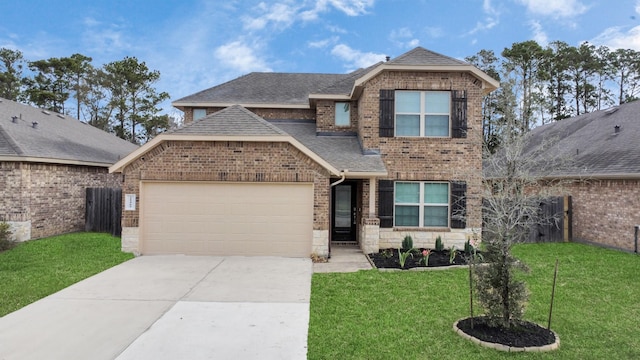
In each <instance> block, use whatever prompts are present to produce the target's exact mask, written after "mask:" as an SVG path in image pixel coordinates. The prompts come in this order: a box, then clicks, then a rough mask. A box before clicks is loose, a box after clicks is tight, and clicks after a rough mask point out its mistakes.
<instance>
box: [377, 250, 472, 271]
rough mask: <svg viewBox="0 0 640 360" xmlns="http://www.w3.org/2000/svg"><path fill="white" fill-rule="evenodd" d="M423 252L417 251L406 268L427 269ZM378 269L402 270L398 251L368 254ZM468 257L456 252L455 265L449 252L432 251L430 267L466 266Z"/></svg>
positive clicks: (408, 261)
mask: <svg viewBox="0 0 640 360" xmlns="http://www.w3.org/2000/svg"><path fill="white" fill-rule="evenodd" d="M422 250H424V249H419V250H416V251H415V252H414V253H413V256H409V257H408V258H407V260H406V262H405V263H404V268H402V269H411V268H416V267H425V265H424V263H423V262H421V261H420V259H422ZM368 255H369V258H370V259H371V260H372V261H373V263H374V264H375V265H376V267H377V268H392V269H400V259H399V258H398V249H383V250H380V251H379V252H377V253H372V254H368ZM467 258H468V256H467V255H466V254H465V253H464V252H459V251H457V252H456V256H455V258H454V260H453V263H451V262H449V250H442V251H435V250H431V254H430V255H429V267H437V266H451V265H466V264H467Z"/></svg>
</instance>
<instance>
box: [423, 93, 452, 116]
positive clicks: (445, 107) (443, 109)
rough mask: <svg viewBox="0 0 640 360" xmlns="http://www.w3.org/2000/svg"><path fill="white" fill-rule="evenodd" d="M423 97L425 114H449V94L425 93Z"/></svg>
mask: <svg viewBox="0 0 640 360" xmlns="http://www.w3.org/2000/svg"><path fill="white" fill-rule="evenodd" d="M424 97H425V112H426V113H427V114H449V108H450V106H449V99H450V97H451V95H450V94H449V92H447V91H427V92H425V95H424Z"/></svg>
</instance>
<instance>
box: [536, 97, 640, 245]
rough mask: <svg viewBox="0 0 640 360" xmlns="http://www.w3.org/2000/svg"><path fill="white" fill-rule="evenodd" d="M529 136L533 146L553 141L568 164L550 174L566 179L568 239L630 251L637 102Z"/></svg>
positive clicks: (637, 194) (637, 218)
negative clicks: (570, 229) (570, 231)
mask: <svg viewBox="0 0 640 360" xmlns="http://www.w3.org/2000/svg"><path fill="white" fill-rule="evenodd" d="M531 136H532V137H531V139H530V142H529V144H533V145H534V146H537V145H538V144H541V143H543V142H544V141H545V140H549V141H553V142H557V146H554V147H553V150H552V151H553V152H554V156H557V157H558V158H560V159H565V161H566V160H568V161H569V162H570V165H569V166H566V167H563V168H562V169H561V170H559V171H556V172H554V173H553V174H552V175H551V176H552V177H555V178H561V179H566V180H567V181H568V182H569V185H567V186H566V189H565V190H566V192H568V193H569V194H570V195H571V198H572V218H573V220H572V227H573V238H574V239H575V240H583V241H588V242H593V243H598V244H602V245H605V246H610V247H615V248H619V249H625V250H634V235H635V234H634V232H635V229H634V228H635V226H636V225H640V143H639V142H638V140H639V139H640V101H634V102H631V103H627V104H623V105H620V106H616V107H613V108H610V109H607V110H602V111H595V112H592V113H588V114H583V115H580V116H576V117H572V118H569V119H564V120H562V121H558V122H555V123H552V124H548V125H544V126H540V127H537V128H535V129H533V130H532V131H531ZM574 180H575V181H574Z"/></svg>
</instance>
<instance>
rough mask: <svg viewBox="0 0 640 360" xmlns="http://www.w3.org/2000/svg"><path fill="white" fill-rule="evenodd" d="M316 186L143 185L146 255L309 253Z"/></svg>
mask: <svg viewBox="0 0 640 360" xmlns="http://www.w3.org/2000/svg"><path fill="white" fill-rule="evenodd" d="M312 234H313V185H312V184H269V183H267V184H265V183H260V184H240V183H188V182H183V183H179V182H175V183H156V182H152V183H147V182H145V183H143V184H142V187H141V235H142V236H141V240H142V252H143V253H145V254H173V253H181V254H192V255H280V256H298V257H300V256H304V257H306V256H308V255H309V254H310V252H311V242H312Z"/></svg>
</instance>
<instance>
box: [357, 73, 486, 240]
mask: <svg viewBox="0 0 640 360" xmlns="http://www.w3.org/2000/svg"><path fill="white" fill-rule="evenodd" d="M475 80H476V79H475V78H474V77H473V76H471V75H469V74H464V73H424V72H415V73H414V72H384V73H381V74H380V75H378V76H376V77H375V78H373V79H370V80H369V81H368V83H367V84H366V86H365V88H364V91H363V93H362V96H361V97H360V99H359V102H358V109H359V111H358V116H359V119H358V134H359V136H360V140H361V142H362V144H363V145H364V147H365V148H367V149H377V150H379V151H380V154H381V156H382V158H383V161H384V163H385V166H386V168H387V171H388V173H389V176H388V179H391V180H409V181H450V180H462V181H465V182H466V183H467V228H468V229H467V230H464V231H454V230H451V231H450V230H444V231H445V232H447V233H443V229H428V228H427V229H412V228H407V229H401V228H396V229H393V230H391V229H381V230H380V231H381V233H380V236H381V244H380V245H381V246H389V247H395V245H396V243H397V244H399V243H400V241H401V240H402V238H403V237H404V236H405V235H406V234H407V233H412V234H413V237H414V239H416V240H417V241H416V242H415V243H416V246H428V247H432V246H433V241H434V240H435V237H436V236H438V235H440V236H441V237H442V239H443V240H444V242H445V244H446V245H447V246H451V245H456V246H459V245H460V243H462V244H463V243H464V241H466V239H467V238H468V237H469V236H471V233H472V232H475V233H480V231H479V229H480V227H481V226H482V213H481V206H480V205H481V196H480V194H481V191H482V113H481V111H482V109H481V106H482V105H481V104H482V96H483V95H482V89H481V88H480V86H479V85H480V84H478V83H477V81H475ZM474 81H475V82H474ZM381 89H389V90H423V91H424V90H427V91H428V90H436V91H438V90H440V91H449V90H466V91H467V126H468V128H469V129H468V131H467V137H466V138H461V139H460V138H412V137H380V136H379V118H380V110H379V108H380V106H379V103H380V90H381ZM365 203H366V202H365ZM367 212H368V208H367V211H365V213H367ZM421 232H426V233H423V234H420V233H421ZM385 239H386V240H385Z"/></svg>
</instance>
